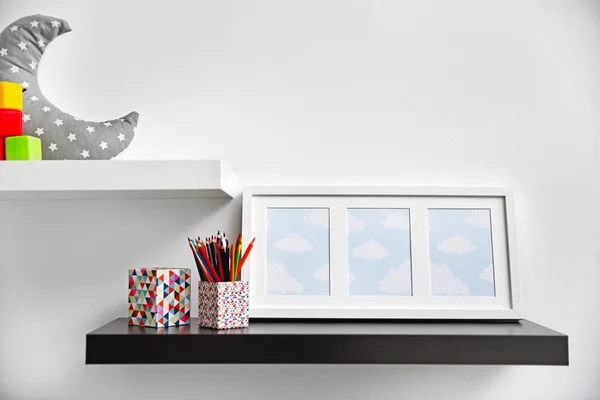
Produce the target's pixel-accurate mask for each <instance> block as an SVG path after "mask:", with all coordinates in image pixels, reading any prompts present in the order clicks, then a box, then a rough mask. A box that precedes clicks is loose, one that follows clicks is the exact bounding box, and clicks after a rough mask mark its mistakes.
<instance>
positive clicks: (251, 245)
mask: <svg viewBox="0 0 600 400" xmlns="http://www.w3.org/2000/svg"><path fill="white" fill-rule="evenodd" d="M255 240H256V238H254V239H252V241H251V242H250V244H249V245H248V247H247V248H246V251H245V252H244V256H243V257H242V260H241V261H240V263H239V265H238V272H237V276H236V278H238V277H239V275H240V272H242V267H243V266H244V261H246V258H248V255H250V251H251V250H252V247H254V241H255Z"/></svg>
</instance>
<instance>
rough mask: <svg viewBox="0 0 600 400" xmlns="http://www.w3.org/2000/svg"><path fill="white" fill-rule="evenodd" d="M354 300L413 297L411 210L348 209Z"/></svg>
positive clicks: (349, 255)
mask: <svg viewBox="0 0 600 400" xmlns="http://www.w3.org/2000/svg"><path fill="white" fill-rule="evenodd" d="M347 218H348V220H347V224H348V226H347V227H348V264H349V265H348V268H349V270H348V276H349V283H348V284H349V294H350V295H352V296H411V295H412V273H411V258H410V214H409V210H408V209H375V208H373V209H366V208H364V209H358V208H353V209H348V214H347Z"/></svg>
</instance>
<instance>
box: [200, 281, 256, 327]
mask: <svg viewBox="0 0 600 400" xmlns="http://www.w3.org/2000/svg"><path fill="white" fill-rule="evenodd" d="M248 320H249V315H248V282H247V281H235V282H203V281H200V282H198V325H199V326H201V327H206V328H213V329H234V328H246V327H248Z"/></svg>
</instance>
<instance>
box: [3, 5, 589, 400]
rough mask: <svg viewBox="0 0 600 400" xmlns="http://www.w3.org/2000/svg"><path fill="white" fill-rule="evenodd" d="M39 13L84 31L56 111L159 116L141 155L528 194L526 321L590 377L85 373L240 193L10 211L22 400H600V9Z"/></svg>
mask: <svg viewBox="0 0 600 400" xmlns="http://www.w3.org/2000/svg"><path fill="white" fill-rule="evenodd" d="M33 13H44V14H50V15H55V16H58V17H62V18H65V19H67V20H68V21H69V22H70V24H71V26H72V28H73V32H72V33H70V34H68V35H65V36H64V37H63V38H61V39H58V40H57V41H56V42H55V43H53V44H52V45H51V51H49V52H48V54H47V55H46V56H45V59H44V62H43V65H42V67H41V70H40V73H41V79H42V87H43V88H44V90H45V94H46V95H47V96H48V97H49V98H50V99H52V100H53V101H54V102H55V103H56V104H57V105H58V106H60V107H61V108H63V109H64V110H66V111H69V112H71V113H73V114H75V115H78V116H79V117H81V118H85V119H98V120H105V119H109V118H113V117H115V116H119V115H122V114H124V113H125V112H128V111H129V110H131V109H135V110H137V111H139V112H140V114H141V118H140V126H139V129H138V136H137V137H136V139H135V140H134V142H133V144H132V145H131V147H130V148H129V149H128V150H127V152H126V153H124V154H123V155H122V157H121V158H123V159H125V158H127V159H141V158H144V159H156V158H164V159H172V158H214V157H221V156H223V157H225V158H227V159H229V160H232V161H233V165H234V168H235V171H236V173H237V174H238V175H239V176H240V178H241V179H242V181H243V182H244V183H246V184H249V183H255V184H279V183H283V182H284V183H288V184H303V183H310V184H326V183H346V184H360V183H372V184H397V185H500V186H512V187H514V188H515V190H516V193H517V219H518V234H519V246H520V248H519V257H520V263H521V267H522V271H523V275H522V280H523V289H524V295H523V300H524V305H525V316H526V317H527V318H529V319H532V320H534V321H536V322H539V323H542V324H544V325H547V326H550V327H552V328H554V329H557V330H559V331H562V332H564V333H567V334H569V336H570V351H571V366H570V367H568V368H567V367H510V366H508V367H481V366H479V367H477V366H465V367H458V366H343V367H339V366H169V367H156V366H106V367H98V366H88V367H86V366H85V365H84V343H85V333H86V332H88V331H90V330H93V329H95V328H96V327H98V326H100V325H101V324H103V323H106V322H108V321H110V320H112V319H113V318H115V317H117V316H121V315H124V314H125V309H126V308H125V307H126V297H125V295H124V293H125V286H124V285H126V275H125V274H126V269H127V268H128V267H130V266H132V265H149V264H159V263H163V264H171V265H181V264H186V263H189V262H190V258H189V254H188V251H187V249H186V247H185V239H184V238H185V236H187V235H188V234H194V233H204V234H205V233H206V232H212V231H213V230H216V229H225V230H227V231H229V232H231V233H237V231H239V229H240V201H239V199H236V200H235V201H234V202H232V203H230V204H225V203H223V202H219V201H211V202H198V201H178V202H174V201H162V200H161V201H158V200H157V201H150V200H148V201H142V202H133V201H122V202H119V201H115V202H81V201H79V202H78V201H73V202H61V201H55V202H51V201H48V202H25V203H18V202H2V204H1V207H0V217H1V218H2V219H0V221H3V222H2V223H1V224H0V235H1V236H0V237H1V238H2V240H1V241H0V243H2V247H1V248H0V250H1V251H0V262H1V264H0V267H1V272H2V280H1V281H0V293H1V294H2V301H1V302H0V315H1V320H0V321H1V322H0V398H2V399H11V400H12V399H108V398H110V399H126V398H133V397H135V398H164V396H165V395H168V394H173V395H174V396H205V395H206V396H209V397H210V396H213V397H217V396H218V397H220V398H238V396H244V397H249V398H255V399H263V398H289V399H305V398H308V399H311V398H315V399H327V398H336V399H337V398H349V399H354V398H370V399H437V398H443V399H448V400H451V399H461V400H464V399H482V400H500V399H502V400H504V399H544V400H552V399H572V400H577V399H598V398H600V380H598V370H599V368H600V357H599V354H600V341H598V340H597V338H598V334H599V333H600V317H599V311H600V310H599V309H600V307H599V306H598V304H599V302H600V291H598V288H599V285H598V282H600V273H599V268H600V234H599V230H598V225H599V223H600V214H599V212H598V208H597V204H599V202H600V190H599V185H598V177H599V173H598V172H597V171H598V169H599V167H600V160H599V159H598V152H597V151H598V145H599V139H598V137H599V133H600V132H599V131H600V112H599V111H600V73H599V71H600V5H599V4H598V2H594V1H584V0H580V1H576V0H573V1H568V0H563V1H560V0H550V1H542V0H540V1H534V0H504V1H482V0H453V1H443V0H437V1H433V0H431V1H427V0H406V1H394V0H320V1H317V0H304V1H291V0H263V1H243V0H237V1H231V0H230V1H226V0H220V1H216V0H215V1H191V0H186V1H183V0H180V1H168V2H167V1H159V0H135V1H133V0H129V1H117V0H103V1H94V2H92V1H75V0H72V1H66V0H63V1H49V0H28V1H23V0H0V25H2V26H4V25H7V24H9V23H10V22H12V21H13V20H14V19H17V18H19V17H21V16H23V15H27V14H33ZM222 143H224V144H226V145H227V146H226V147H223V146H220V144H222ZM233 144H235V146H233ZM190 216H192V217H193V218H190ZM144 243H148V246H147V249H146V250H144V248H143V246H144ZM201 393H202V394H201ZM159 395H160V396H159Z"/></svg>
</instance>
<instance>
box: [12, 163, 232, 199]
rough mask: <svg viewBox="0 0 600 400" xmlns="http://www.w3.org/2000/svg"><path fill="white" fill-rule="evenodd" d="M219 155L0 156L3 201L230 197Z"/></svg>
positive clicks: (226, 173) (228, 177)
mask: <svg viewBox="0 0 600 400" xmlns="http://www.w3.org/2000/svg"><path fill="white" fill-rule="evenodd" d="M240 191H241V190H240V188H239V187H238V185H237V178H236V177H235V175H233V173H232V172H231V170H230V169H229V168H227V167H226V166H225V165H224V164H223V163H222V162H221V161H220V160H192V161H183V160H182V161H116V160H111V161H0V200H20V199H25V200H37V199H116V198H132V199H139V198H171V199H186V198H232V197H235V196H237V195H238V194H239V193H240Z"/></svg>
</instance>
